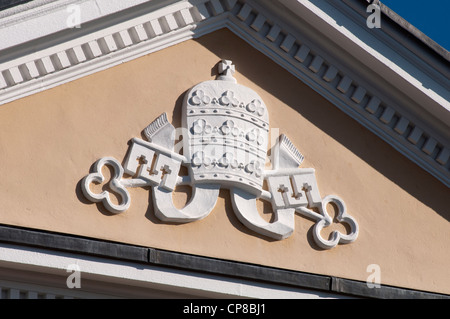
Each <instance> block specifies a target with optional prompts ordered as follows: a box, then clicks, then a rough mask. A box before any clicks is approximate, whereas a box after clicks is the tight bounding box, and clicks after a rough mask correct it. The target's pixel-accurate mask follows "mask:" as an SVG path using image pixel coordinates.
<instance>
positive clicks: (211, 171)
mask: <svg viewBox="0 0 450 319" xmlns="http://www.w3.org/2000/svg"><path fill="white" fill-rule="evenodd" d="M219 72H220V75H219V77H218V78H217V79H216V80H213V81H206V82H202V83H200V84H198V85H196V86H194V87H193V88H192V89H191V90H190V91H188V92H187V93H186V96H185V98H184V102H183V111H182V112H183V116H182V127H183V129H184V133H183V155H180V154H178V153H176V152H175V151H174V141H175V131H176V130H175V127H174V126H173V125H172V124H170V123H169V122H168V120H167V116H166V114H162V115H161V116H160V117H158V118H157V119H156V120H154V121H153V122H152V123H151V124H150V125H148V126H147V127H146V128H145V129H144V135H145V137H146V139H147V140H148V141H144V140H142V139H139V138H133V139H132V140H131V145H130V147H129V150H128V153H127V156H126V158H125V162H124V167H123V168H122V166H121V165H120V163H119V162H118V161H117V160H115V159H113V158H110V157H107V158H103V159H100V160H99V161H98V162H97V163H96V165H95V167H94V171H93V172H92V173H91V174H89V175H88V176H86V177H85V178H84V179H83V182H82V189H83V193H84V195H85V196H86V198H88V199H89V200H91V201H93V202H102V203H103V205H104V206H105V208H106V209H107V210H108V211H110V212H112V213H121V212H123V211H125V210H127V209H128V208H129V206H130V195H129V193H128V191H127V189H126V188H128V187H147V186H150V187H151V188H152V193H153V204H154V208H155V215H156V216H157V217H158V218H159V219H160V220H162V221H165V222H178V223H187V222H192V221H195V220H199V219H202V218H205V217H206V216H208V215H209V213H210V212H211V211H212V210H213V209H214V207H215V205H216V201H217V198H218V196H219V190H220V188H228V189H229V190H230V194H231V197H232V207H233V210H234V212H235V213H236V216H237V217H238V219H239V220H240V221H241V222H242V224H244V225H245V226H246V227H248V228H249V229H251V230H253V231H255V232H257V233H259V234H262V235H264V236H268V237H270V238H273V239H276V240H281V239H284V238H287V237H289V236H290V235H291V234H292V233H293V231H294V226H295V220H294V216H295V213H297V214H299V215H303V216H306V217H308V218H309V219H312V220H314V221H315V225H314V228H313V237H314V240H315V242H316V243H317V245H318V246H319V247H321V248H323V249H329V248H333V247H335V246H336V245H337V244H339V243H340V244H346V243H351V242H353V241H354V240H355V239H356V238H357V236H358V228H359V227H358V224H357V222H356V221H355V219H354V218H353V217H351V216H350V215H349V214H348V213H347V210H346V206H345V203H344V202H343V200H342V199H340V198H339V197H338V196H335V195H329V196H326V197H324V198H322V197H321V195H320V193H319V189H318V185H317V181H316V178H315V171H314V169H311V168H299V166H300V164H301V163H302V161H303V155H302V154H301V153H300V152H299V151H298V149H297V148H296V147H295V146H294V144H293V143H292V142H291V141H290V140H289V138H288V137H287V136H285V135H281V136H280V137H279V139H278V140H277V143H276V145H275V146H274V148H273V149H272V153H273V156H272V169H271V170H266V169H265V161H266V157H267V147H268V141H269V118H268V112H267V109H266V106H265V104H264V102H263V101H262V99H261V97H260V96H259V95H258V94H257V93H256V92H254V91H253V90H251V89H249V88H247V87H244V86H242V85H240V84H237V83H236V79H235V78H234V77H233V73H234V65H232V63H231V61H222V62H221V63H220V64H219ZM104 165H110V166H112V168H113V169H114V176H113V178H112V180H111V182H110V188H111V190H112V191H114V192H115V193H118V194H119V196H118V197H120V200H121V202H120V203H119V204H113V203H112V202H111V200H110V196H109V194H108V192H107V191H103V192H102V193H101V194H95V193H93V192H92V191H91V189H90V184H91V183H93V182H95V183H102V182H104V178H103V176H102V175H101V168H102V166H104ZM182 166H184V167H186V168H187V169H188V176H180V175H179V172H180V169H181V167H182ZM124 174H128V175H130V176H132V178H124V177H123V175H124ZM264 182H266V184H267V188H268V189H264V187H263V185H264ZM177 185H189V186H191V187H192V196H191V199H190V201H189V202H188V203H187V204H186V206H185V207H184V208H182V209H178V208H176V207H175V205H174V204H173V199H172V192H173V191H174V190H175V187H176V186H177ZM258 199H261V200H263V201H267V202H269V203H270V204H271V206H272V209H273V213H274V214H275V219H274V221H273V222H266V221H265V220H264V219H263V218H262V217H261V215H260V213H259V211H258V209H257V205H256V201H257V200H258ZM329 203H333V204H334V205H335V206H336V207H337V209H338V216H337V220H338V222H342V223H346V224H347V225H348V226H349V229H350V230H349V233H348V234H343V233H341V232H339V231H333V232H332V233H331V235H330V236H329V237H330V238H329V239H325V238H323V237H322V234H321V231H322V229H323V228H324V227H328V226H330V225H331V224H332V223H333V220H332V217H330V215H329V213H328V211H327V205H328V204H329Z"/></svg>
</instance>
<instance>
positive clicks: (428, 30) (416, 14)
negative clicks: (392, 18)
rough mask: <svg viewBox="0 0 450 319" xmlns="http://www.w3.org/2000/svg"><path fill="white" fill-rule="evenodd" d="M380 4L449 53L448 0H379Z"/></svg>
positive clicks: (449, 16)
mask: <svg viewBox="0 0 450 319" xmlns="http://www.w3.org/2000/svg"><path fill="white" fill-rule="evenodd" d="M381 3H383V4H385V5H386V6H388V7H389V8H391V9H392V10H393V11H395V12H396V13H397V14H399V15H400V16H401V17H402V18H403V19H405V20H406V21H408V22H409V23H411V24H412V25H413V26H415V27H416V28H417V29H419V30H420V31H422V32H423V33H425V34H426V35H427V36H428V37H430V38H431V39H433V40H434V41H436V42H437V43H438V44H440V45H441V46H442V47H444V48H445V49H447V50H449V51H450V0H427V1H424V0H381Z"/></svg>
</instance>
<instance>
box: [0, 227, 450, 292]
mask: <svg viewBox="0 0 450 319" xmlns="http://www.w3.org/2000/svg"><path fill="white" fill-rule="evenodd" d="M0 242H3V243H8V244H16V245H23V246H28V247H37V248H43V249H50V250H56V251H64V252H70V253H77V254H82V255H88V256H98V257H103V258H110V259H114V260H123V261H132V262H138V263H143V264H147V265H155V266H159V267H169V268H177V269H182V270H187V271H196V272H202V273H208V274H214V275H220V276H228V277H234V278H242V279H247V280H253V281H259V282H265V283H272V284H278V285H286V286H291V287H296V288H302V289H313V290H317V291H321V292H327V293H337V294H343V295H350V296H357V297H365V298H380V299H450V295H445V294H439V293H432V292H426V291H420V290H412V289H406V288H401V287H393V286H386V285H381V286H380V287H379V288H369V287H368V285H367V284H366V282H362V281H356V280H350V279H345V278H338V277H332V276H325V275H317V274H311V273H305V272H300V271H291V270H285V269H280V268H272V267H267V266H261V265H256V264H249V263H242V262H235V261H228V260H223V259H215V258H210V257H203V256H196V255H189V254H185V253H178V252H173V251H167V250H161V249H156V248H149V247H140V246H133V245H126V244H121V243H116V242H110V241H102V240H98V239H92V238H86V237H79V236H73V235H66V234H60V233H53V232H47V231H42V230H35V229H28V228H22V227H15V226H9V225H0Z"/></svg>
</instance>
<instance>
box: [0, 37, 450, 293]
mask: <svg viewBox="0 0 450 319" xmlns="http://www.w3.org/2000/svg"><path fill="white" fill-rule="evenodd" d="M221 59H231V60H233V62H234V64H235V65H236V69H237V72H236V74H235V77H236V78H237V80H238V83H240V84H243V85H245V86H248V87H250V88H252V89H253V90H255V91H256V92H257V93H258V94H259V95H260V96H261V97H262V98H263V100H264V101H265V103H266V105H267V107H268V109H269V113H270V114H269V116H270V117H269V119H270V126H271V128H272V129H278V130H279V133H285V134H286V135H287V136H289V138H290V139H291V140H292V142H293V143H294V144H295V145H296V146H297V147H298V148H299V149H300V151H301V152H302V153H303V155H304V156H305V161H304V162H303V164H302V167H312V168H315V169H316V176H317V180H318V185H319V189H320V192H321V195H322V196H325V195H329V194H336V195H338V196H340V197H341V198H343V199H344V201H345V202H346V204H347V208H348V211H349V213H350V214H351V215H352V216H354V217H355V218H356V219H357V221H358V223H359V225H360V234H359V238H358V239H357V240H356V241H355V242H354V243H352V244H349V245H339V246H337V247H336V248H334V249H331V250H321V249H319V248H318V247H317V246H316V245H315V244H314V242H313V239H312V233H311V229H312V226H313V221H311V220H309V219H305V218H303V217H301V216H296V217H295V220H296V228H295V231H294V234H293V235H292V236H291V237H290V238H288V239H285V240H282V241H274V240H269V239H267V238H265V237H262V236H259V235H257V234H255V233H253V232H252V231H250V230H248V229H247V228H245V227H244V226H243V225H241V224H240V222H239V221H238V220H237V218H236V217H235V215H234V213H233V210H232V207H231V201H230V198H229V193H228V191H227V190H222V191H221V193H220V198H219V200H218V203H217V206H216V208H215V210H214V211H213V212H212V213H211V214H210V215H209V216H208V217H207V218H205V219H203V220H201V221H198V222H194V223H189V224H183V225H176V224H167V223H163V222H160V221H158V219H157V218H156V217H155V216H154V213H153V208H152V205H151V204H150V202H151V198H150V192H149V190H148V189H144V188H136V189H131V190H130V193H131V198H132V205H131V208H130V209H129V210H128V211H126V212H124V213H122V214H119V215H112V214H109V213H108V212H107V211H106V210H104V209H103V208H102V206H101V204H92V203H89V202H88V201H87V200H86V199H85V198H84V197H83V195H82V193H81V188H80V181H81V179H82V178H83V177H84V176H85V175H87V174H88V173H89V169H90V167H91V165H92V164H93V163H94V162H95V161H96V160H97V159H99V158H101V157H104V156H113V157H115V158H117V159H118V160H119V161H122V160H123V159H124V156H125V154H126V151H127V149H128V145H127V142H128V141H129V140H130V139H131V138H133V137H141V131H142V130H143V128H145V127H146V126H147V125H148V124H149V123H150V122H151V121H153V120H154V119H155V118H156V117H157V116H159V115H160V114H161V113H162V112H167V113H168V117H169V120H170V121H171V122H172V123H173V124H174V125H175V126H179V125H180V121H181V117H180V116H181V114H180V112H181V103H182V98H183V95H184V93H185V92H186V90H188V89H189V88H191V87H192V86H194V85H195V84H197V83H199V82H202V81H205V80H210V79H214V78H215V74H216V73H215V70H214V66H215V65H216V64H217V62H218V61H219V60H221ZM0 128H1V129H0V132H1V133H0V223H2V224H10V225H18V226H24V227H31V228H38V229H44V230H52V231H57V232H62V233H70V234H76V235H81V236H88V237H93V238H100V239H105V240H112V241H118V242H123V243H130V244H135V245H142V246H148V247H155V248H161V249H168V250H173V251H180V252H186V253H191V254H198V255H204V256H211V257H218V258H224V259H230V260H237V261H243V262H250V263H256V264H263V265H268V266H273V267H279V268H286V269H293V270H299V271H306V272H311V273H318V274H328V275H333V276H339V277H344V278H350V279H357V280H362V281H365V280H366V279H367V277H368V276H369V275H370V273H368V272H367V266H368V265H370V264H377V265H379V266H380V269H381V281H382V283H383V284H388V285H395V286H401V287H408V288H413V289H421V290H429V291H435V292H443V293H450V270H449V269H450V267H449V264H450V254H449V246H450V245H449V244H450V223H449V221H450V210H449V205H448V198H449V189H448V188H446V187H445V186H444V185H443V184H441V183H440V182H438V181H437V180H436V179H434V178H433V177H432V176H430V175H429V174H428V173H426V172H425V171H423V170H421V169H420V168H419V167H417V166H416V165H415V164H413V163H412V162H411V161H409V160H408V159H406V158H405V157H403V156H402V155H400V154H399V153H398V152H396V151H395V150H394V149H393V148H391V147H390V146H389V145H387V144H386V143H385V142H383V141H382V140H381V139H379V138H378V137H377V136H375V135H374V134H372V133H370V132H369V131H368V130H367V129H366V128H364V127H363V126H361V125H359V124H358V123H357V122H356V121H354V120H353V119H351V118H350V117H348V116H347V115H345V114H344V113H343V112H341V111H340V110H338V108H336V107H335V106H333V105H332V104H331V103H329V102H328V101H327V100H325V99H324V98H322V97H321V96H320V95H319V94H318V93H316V92H315V91H313V90H312V89H310V88H309V87H308V86H306V85H305V84H303V83H302V82H301V81H300V80H298V79H297V78H295V77H293V76H292V75H290V74H289V73H288V72H287V71H285V70H284V69H282V68H281V67H279V66H278V65H277V64H275V63H274V62H272V61H271V60H270V59H269V58H267V57H266V56H264V55H263V54H261V53H259V52H258V51H256V50H255V49H253V48H252V47H251V46H249V45H247V44H246V43H245V42H244V41H242V40H241V39H239V38H238V37H236V36H235V35H233V34H232V33H231V32H230V31H227V30H220V31H217V32H215V33H212V34H210V35H206V36H203V37H202V38H200V39H198V40H190V41H186V42H184V43H181V44H178V45H175V46H173V47H170V48H167V49H164V50H162V51H159V52H156V53H152V54H150V55H147V56H144V57H141V58H138V59H136V60H133V61H131V62H127V63H124V64H121V65H118V66H115V67H113V68H110V69H107V70H104V71H101V72H98V73H95V74H92V75H89V76H86V77H83V78H81V79H78V80H75V81H72V82H69V83H66V84H64V85H61V86H58V87H55V88H52V89H49V90H46V91H43V92H41V93H38V94H34V95H32V96H29V97H26V98H22V99H20V100H17V101H14V102H11V103H9V104H6V105H3V106H0ZM179 197H180V198H179V199H178V200H183V194H181V195H180V196H179ZM178 204H179V205H181V203H178ZM264 218H266V219H268V220H269V219H270V214H264ZM341 229H344V228H341Z"/></svg>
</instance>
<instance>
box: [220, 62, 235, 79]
mask: <svg viewBox="0 0 450 319" xmlns="http://www.w3.org/2000/svg"><path fill="white" fill-rule="evenodd" d="M235 71H236V69H235V67H234V64H233V62H232V61H230V60H222V61H220V63H219V78H218V80H222V81H232V82H235V83H236V79H235V78H234V77H233V74H234V72H235Z"/></svg>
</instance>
